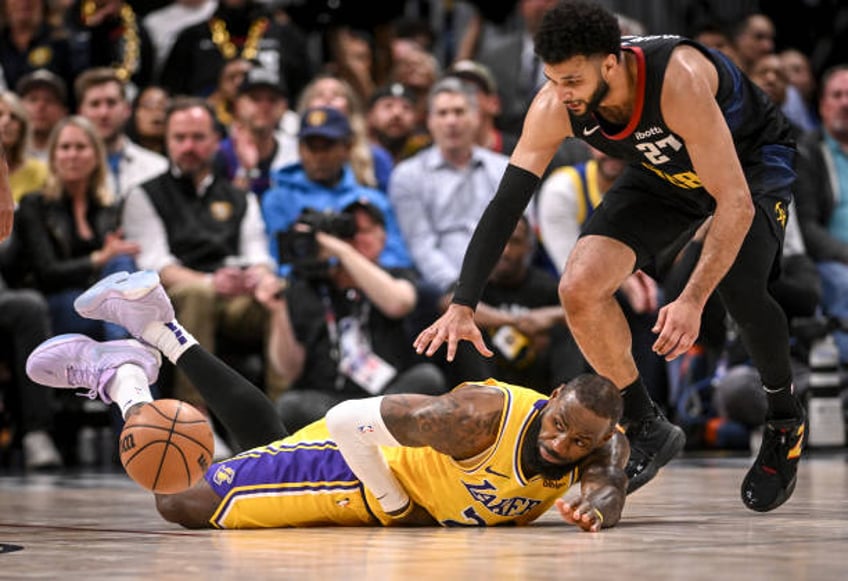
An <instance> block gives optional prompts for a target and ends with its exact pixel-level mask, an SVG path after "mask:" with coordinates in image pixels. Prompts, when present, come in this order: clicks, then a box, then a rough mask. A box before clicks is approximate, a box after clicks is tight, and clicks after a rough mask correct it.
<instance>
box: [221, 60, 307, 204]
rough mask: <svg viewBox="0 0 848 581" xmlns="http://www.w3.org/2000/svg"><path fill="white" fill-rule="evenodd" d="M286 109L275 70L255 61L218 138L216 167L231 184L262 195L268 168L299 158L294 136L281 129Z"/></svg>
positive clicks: (282, 87) (281, 83) (268, 179)
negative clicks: (227, 127) (225, 130)
mask: <svg viewBox="0 0 848 581" xmlns="http://www.w3.org/2000/svg"><path fill="white" fill-rule="evenodd" d="M286 114H290V115H294V116H295V117H297V115H296V114H295V113H293V112H292V111H290V110H289V102H288V95H287V91H286V88H285V82H284V81H283V80H281V79H280V76H279V74H278V73H277V72H276V71H273V70H270V69H268V68H265V67H263V66H260V65H254V66H253V68H251V69H250V70H248V71H247V74H246V75H245V77H244V81H243V82H242V84H241V86H240V87H239V89H238V94H237V95H236V99H235V106H234V119H233V122H232V123H231V124H230V135H229V137H228V138H227V139H225V140H223V141H222V142H221V148H220V150H219V151H218V157H217V159H216V161H215V163H216V167H217V168H218V169H220V170H221V171H222V172H223V173H224V174H225V175H226V176H227V177H228V178H229V179H230V180H232V182H233V185H235V186H236V187H238V188H241V189H244V190H250V191H252V192H253V193H255V194H256V195H257V196H259V197H260V199H261V198H262V196H263V195H264V194H265V192H266V191H267V190H268V188H269V187H270V185H271V172H272V171H274V170H276V169H280V168H281V167H283V166H285V165H288V164H290V163H293V162H296V161H297V160H298V153H297V140H296V139H295V138H294V137H293V136H291V135H288V134H286V133H284V132H283V131H281V130H280V123H281V121H282V119H283V116H284V115H286Z"/></svg>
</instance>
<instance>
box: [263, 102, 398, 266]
mask: <svg viewBox="0 0 848 581" xmlns="http://www.w3.org/2000/svg"><path fill="white" fill-rule="evenodd" d="M352 139H353V132H352V130H351V128H350V123H349V122H348V120H347V117H345V115H344V114H343V113H342V112H341V111H340V110H338V109H335V108H332V107H317V108H315V109H307V110H306V111H305V112H304V114H303V120H302V124H301V129H300V134H299V138H298V151H299V154H300V162H299V163H295V164H292V165H289V166H286V167H284V168H282V169H281V170H279V171H277V172H275V173H274V175H273V176H272V179H273V183H274V185H273V187H272V188H271V189H270V190H269V191H268V192H267V193H266V194H265V197H264V198H263V200H262V215H263V216H264V217H265V222H266V224H267V227H268V235H269V237H270V239H271V240H272V242H275V241H276V240H277V236H278V235H279V233H280V232H284V231H287V230H288V229H289V228H290V227H291V226H292V225H293V224H294V223H295V222H296V221H297V218H298V217H299V216H300V214H301V213H302V212H303V211H304V210H305V209H307V208H311V209H313V210H317V211H319V212H324V211H331V212H340V211H341V210H342V209H344V208H345V207H347V206H348V205H349V204H351V203H352V202H354V201H356V200H359V199H362V198H365V199H367V200H368V201H370V202H371V203H372V204H374V205H375V206H376V207H377V208H379V209H380V211H381V212H383V215H384V216H385V220H386V232H387V240H386V247H385V249H384V250H383V252H382V253H381V255H380V265H381V266H383V267H386V268H388V267H397V268H407V267H410V266H411V264H412V263H411V261H410V258H409V254H408V253H407V249H406V245H405V243H404V240H403V237H402V235H401V233H400V230H399V229H398V224H397V221H396V219H395V217H394V213H393V211H392V208H391V206H390V204H389V200H388V199H387V198H386V195H385V194H384V193H383V192H380V191H379V190H375V189H373V188H368V187H365V186H362V185H360V184H358V183H357V182H356V179H355V178H354V175H353V170H352V169H351V167H350V148H351V142H352ZM271 253H272V255H273V256H274V258H275V259H277V260H278V261H279V258H280V255H279V249H278V247H277V244H276V243H273V244H272V245H271ZM281 272H282V273H287V272H288V269H287V268H286V267H283V268H282V270H281Z"/></svg>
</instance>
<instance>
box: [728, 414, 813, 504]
mask: <svg viewBox="0 0 848 581" xmlns="http://www.w3.org/2000/svg"><path fill="white" fill-rule="evenodd" d="M800 413H801V415H800V417H797V418H790V419H788V420H768V421H766V425H765V429H764V430H763V443H762V444H760V452H759V454H757V459H756V461H754V465H753V466H752V467H751V469H750V470H749V471H748V474H747V475H746V476H745V480H743V481H742V502H744V503H745V506H747V507H748V508H750V509H751V510H756V511H757V512H767V511H769V510H774V509H775V508H777V507H778V506H780V505H781V504H783V503H784V502H786V501H787V500H789V497H790V496H792V492H793V491H794V490H795V481H796V480H797V472H798V460H800V459H801V452H802V451H803V449H804V444H805V443H806V439H807V429H808V428H807V419H806V414H804V410H803V409H801V411H800Z"/></svg>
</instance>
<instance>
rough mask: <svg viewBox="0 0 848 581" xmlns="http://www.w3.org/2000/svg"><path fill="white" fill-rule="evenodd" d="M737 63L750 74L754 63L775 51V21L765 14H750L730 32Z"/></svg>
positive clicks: (743, 70)
mask: <svg viewBox="0 0 848 581" xmlns="http://www.w3.org/2000/svg"><path fill="white" fill-rule="evenodd" d="M730 40H731V42H732V43H733V50H734V51H735V53H736V56H737V59H738V60H737V64H738V65H739V67H740V68H741V69H742V72H744V73H745V74H750V73H751V70H752V69H753V67H754V64H755V63H756V62H757V61H758V60H760V58H762V57H763V56H765V55H767V54H771V53H773V52H774V23H773V22H772V21H771V18H769V17H768V16H766V15H765V14H749V15H748V16H746V17H745V18H743V19H742V20H740V21H739V22H737V23H736V26H735V27H734V28H733V30H732V31H731V33H730Z"/></svg>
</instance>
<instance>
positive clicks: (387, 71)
mask: <svg viewBox="0 0 848 581" xmlns="http://www.w3.org/2000/svg"><path fill="white" fill-rule="evenodd" d="M354 4H357V3H352V2H346V1H341V2H336V3H318V2H316V3H312V2H296V1H293V0H291V1H286V0H264V1H263V0H174V1H170V2H168V1H161V0H153V1H125V0H0V144H2V149H3V150H4V151H5V157H6V163H7V164H8V168H9V182H10V186H11V192H12V197H13V200H14V204H15V207H16V210H15V224H14V230H13V233H12V236H11V237H10V238H9V239H8V240H7V241H6V242H4V243H3V244H2V246H0V275H2V276H0V330H2V333H0V470H4V469H6V468H9V467H11V468H20V467H25V468H27V469H47V468H56V467H60V466H63V465H65V466H71V465H75V464H80V463H83V462H85V461H86V459H88V458H90V454H86V453H85V452H84V451H81V450H80V449H79V446H78V445H77V444H78V442H77V440H78V435H79V431H80V430H79V429H78V428H79V427H80V426H82V425H85V424H86V423H92V422H97V421H100V422H102V421H103V420H102V418H100V419H95V418H94V415H95V414H92V413H89V414H88V416H87V415H86V414H85V413H82V412H81V411H80V410H82V411H83V412H84V411H85V410H86V409H90V408H91V406H88V408H86V406H84V405H82V404H83V403H88V402H80V401H79V399H80V398H73V397H63V396H65V395H67V394H65V393H59V394H56V393H53V392H51V390H47V389H42V388H39V387H38V386H36V385H34V384H32V383H31V382H30V381H29V380H28V379H27V377H26V374H25V373H24V362H25V360H26V356H27V354H28V353H29V352H30V351H31V350H32V348H33V347H34V346H36V345H37V344H39V343H40V342H41V341H43V340H45V339H46V338H48V337H50V336H53V335H58V334H61V333H85V334H88V335H90V336H92V337H94V338H96V339H100V340H109V339H115V338H122V337H126V336H128V335H127V333H126V331H125V330H124V329H122V328H120V327H116V326H114V325H108V324H102V323H100V322H95V321H91V320H87V319H83V318H81V317H79V316H78V315H77V314H76V313H75V311H74V309H73V306H72V305H73V301H74V299H75V298H76V297H77V296H79V294H80V293H82V292H83V291H84V290H85V289H86V288H87V287H88V286H90V285H91V284H93V283H95V282H96V281H97V280H99V279H100V278H102V277H104V276H106V275H108V274H110V273H114V272H119V271H133V270H137V269H149V270H154V271H156V272H158V273H159V276H160V278H161V280H162V283H163V285H164V287H165V289H166V290H167V292H168V294H169V296H170V297H171V299H172V301H173V303H174V306H175V308H176V311H177V315H178V318H179V320H180V321H181V322H182V324H183V325H184V326H185V328H186V329H187V330H188V331H190V332H191V333H192V335H194V336H195V337H196V338H197V339H198V341H199V342H200V343H201V344H202V345H203V346H204V347H206V348H207V349H209V350H211V351H213V352H214V353H216V354H217V355H219V356H220V357H222V358H224V359H225V360H227V361H228V362H230V363H232V364H233V365H234V366H235V367H236V368H237V369H238V370H239V371H240V372H242V373H244V374H246V375H248V376H249V377H250V379H251V380H253V381H254V382H255V383H256V384H257V385H259V386H260V387H261V389H263V390H265V392H266V393H267V394H268V395H269V397H271V398H272V399H273V400H274V401H275V402H277V404H278V409H279V410H280V413H281V415H282V417H283V418H284V421H285V423H286V424H287V425H288V426H289V428H290V429H291V430H292V431H294V430H295V429H298V428H300V427H302V426H304V425H306V424H307V423H309V422H311V421H312V420H314V419H317V418H319V417H321V416H323V415H324V413H325V412H326V411H327V410H328V409H329V408H330V407H332V406H333V405H335V404H336V403H338V402H339V401H341V400H343V399H346V398H355V397H367V396H369V395H375V394H383V393H401V392H412V393H422V394H439V393H444V392H445V391H447V390H448V389H450V388H451V387H452V386H453V385H455V384H456V383H457V382H459V381H462V380H466V379H469V378H479V379H481V380H482V379H485V378H487V377H497V378H499V379H502V380H505V381H509V382H513V383H517V384H522V385H527V386H530V387H533V388H535V389H537V390H539V391H541V392H544V393H550V391H551V390H552V389H553V388H555V387H556V386H557V385H559V384H561V383H562V382H565V381H567V380H569V379H571V378H573V377H574V376H576V375H577V374H579V373H581V372H584V371H586V370H588V369H589V366H588V364H587V363H586V362H585V360H584V359H583V357H582V355H581V354H580V352H579V349H578V348H577V346H576V344H575V342H574V340H573V338H572V337H571V336H570V334H569V331H568V327H567V325H566V322H565V319H564V316H563V314H562V310H561V308H560V305H559V300H558V293H557V285H558V278H559V275H560V274H561V273H562V270H563V267H564V265H565V262H566V260H567V258H568V254H569V252H570V249H571V247H572V246H573V245H574V243H575V241H576V239H577V236H578V235H579V232H580V229H581V225H582V224H583V223H584V221H585V220H586V218H587V217H588V216H589V215H590V214H591V213H592V211H593V209H594V208H595V207H596V206H597V205H598V204H599V203H601V201H602V198H603V194H604V192H605V191H606V189H607V188H608V187H609V186H610V185H611V184H612V183H613V181H614V180H615V179H616V177H617V176H618V174H619V173H620V172H621V171H622V170H623V167H624V165H623V162H621V161H619V160H616V159H612V158H609V157H608V156H606V155H604V154H602V153H600V152H598V151H595V150H592V149H591V148H589V147H588V146H587V145H585V144H584V143H583V142H582V141H579V140H576V139H568V140H566V141H565V142H564V143H563V144H562V145H561V147H560V149H559V151H558V153H557V155H556V156H555V158H554V160H553V162H552V163H551V164H550V166H549V168H548V172H547V174H546V175H545V176H544V178H545V179H544V181H543V182H542V184H541V186H540V189H539V192H537V195H536V200H535V201H534V203H533V204H532V205H531V209H530V210H529V211H528V213H527V215H526V216H525V218H524V219H523V220H522V221H521V222H520V223H519V225H518V227H517V228H516V230H515V232H514V233H513V235H512V238H511V239H510V241H509V243H508V244H507V247H506V249H505V250H504V253H503V255H502V257H501V259H500V261H499V262H498V265H497V267H496V268H495V271H494V272H493V274H492V277H491V279H490V283H489V287H488V288H487V290H486V292H485V294H484V295H483V297H482V302H481V304H480V306H479V307H478V309H477V312H476V322H477V324H478V325H479V326H480V328H481V329H483V330H484V335H485V338H486V341H487V343H488V345H489V346H490V348H491V349H492V350H493V352H494V353H495V355H494V356H493V357H492V358H484V357H482V356H480V355H479V354H477V353H476V352H475V351H474V349H473V348H471V346H470V345H461V346H460V350H459V353H458V356H457V357H456V359H455V360H454V361H453V362H451V363H448V362H446V361H445V357H444V352H440V353H439V354H438V355H437V356H436V357H434V358H432V359H426V358H423V357H421V356H419V355H417V354H416V353H415V351H414V350H413V348H412V339H413V338H414V337H415V335H416V334H417V332H418V331H420V330H421V329H422V328H423V327H424V326H425V325H427V324H429V323H430V322H431V321H432V320H434V319H435V318H436V317H437V316H438V314H439V313H440V312H441V311H442V310H443V309H444V308H445V307H446V305H447V303H448V302H449V301H450V297H451V293H452V290H453V285H454V283H455V282H456V279H457V277H458V273H459V270H460V267H461V264H462V259H463V256H464V253H465V249H466V247H467V245H468V242H469V239H470V237H471V234H472V233H473V231H474V228H475V226H476V224H477V222H478V220H479V218H480V216H481V214H482V213H483V211H484V209H485V208H486V206H487V204H488V203H489V201H490V200H491V198H492V196H493V195H494V193H495V191H496V189H497V187H498V183H499V181H500V179H501V176H502V174H503V172H504V169H505V168H506V166H507V164H508V160H509V157H508V156H509V154H510V153H511V151H512V149H513V147H514V146H515V143H516V141H517V139H518V136H519V134H520V132H521V126H522V120H523V116H524V113H525V111H526V109H527V106H528V104H529V103H530V101H531V99H532V98H533V95H534V94H535V92H536V91H537V90H538V88H539V87H540V86H541V85H542V84H543V83H545V77H544V74H543V71H542V68H541V66H540V63H539V60H538V58H537V57H536V56H535V54H534V52H533V43H532V36H533V33H534V31H535V30H536V28H537V27H538V26H539V23H540V21H541V18H542V15H543V14H544V13H545V11H546V10H547V9H549V8H550V7H551V6H553V5H554V4H555V0H513V1H512V2H494V3H492V2H472V1H459V2H446V3H442V2H434V1H426V0H418V1H412V0H408V1H405V2H401V1H396V2H388V1H387V2H374V3H373V6H370V7H369V8H368V11H369V13H370V14H375V15H376V16H366V15H365V14H364V11H363V10H362V9H361V8H360V9H358V10H357V9H356V7H355V6H352V5H354ZM369 4H372V3H370V2H369ZM618 4H622V5H625V4H626V5H627V7H630V8H632V7H633V5H634V4H635V3H626V2H620V3H618ZM680 4H681V6H683V5H686V6H689V5H695V4H697V5H698V7H699V9H698V10H695V9H694V8H693V9H692V10H690V11H681V12H680V14H685V15H686V16H685V19H684V20H683V21H681V24H683V25H685V27H686V29H685V30H663V29H655V28H653V26H652V25H653V24H654V23H653V22H652V21H651V19H650V16H651V11H650V10H647V9H646V10H645V12H644V13H638V12H633V13H624V12H621V13H620V19H621V20H620V24H621V28H622V31H623V34H636V35H641V34H654V33H655V34H663V33H681V34H685V35H687V36H690V37H691V38H693V39H695V40H697V41H699V42H701V43H703V44H704V45H706V46H708V47H710V48H711V49H712V50H717V51H720V52H722V53H724V54H725V55H727V57H729V58H730V59H732V60H733V61H734V62H736V63H737V64H738V65H739V67H740V68H741V69H742V70H743V71H744V72H745V73H746V74H747V75H748V76H750V77H751V79H752V80H754V82H755V83H756V84H757V85H758V86H760V87H761V88H762V89H763V93H764V96H763V98H764V99H771V100H772V101H773V102H774V103H775V104H776V105H778V106H779V107H780V109H781V110H782V111H783V113H784V114H785V115H786V117H787V118H788V119H789V120H790V121H791V122H792V124H793V126H794V130H795V133H796V137H797V140H798V143H799V153H798V156H797V162H796V171H797V172H798V174H799V176H800V179H799V180H798V183H797V186H796V191H795V194H796V203H795V204H793V207H792V208H791V209H790V213H789V217H788V222H787V228H786V229H787V232H786V244H785V245H784V248H783V253H784V255H783V269H782V271H781V274H780V276H779V277H778V278H776V280H775V282H774V285H773V288H772V291H773V293H774V294H775V296H776V297H777V298H778V300H779V302H780V304H781V306H782V307H783V308H784V310H785V312H786V314H787V316H788V317H789V319H790V321H795V320H799V321H800V320H806V319H809V318H813V317H825V318H829V319H828V320H830V321H836V323H834V324H833V325H832V327H833V328H834V329H835V330H834V331H833V334H834V338H835V341H836V344H837V345H838V347H839V352H840V357H841V362H842V363H843V364H845V365H848V331H846V330H848V60H846V59H845V55H846V54H848V52H841V53H840V52H839V51H840V50H841V48H840V47H845V36H846V31H845V30H842V29H836V28H834V29H833V30H830V31H822V30H813V29H810V30H808V32H809V34H808V36H807V37H804V36H802V35H800V34H798V33H797V31H793V33H792V34H791V35H790V34H785V35H781V32H782V30H781V29H780V28H779V27H780V26H783V25H785V22H786V21H785V19H784V18H783V13H782V12H780V11H777V12H773V13H769V12H767V11H766V7H765V6H759V4H762V5H766V4H769V3H766V2H760V3H756V2H748V3H744V2H743V3H738V4H739V6H742V5H743V4H744V5H745V9H746V12H745V13H736V12H734V10H740V8H739V6H736V5H735V4H734V6H736V7H735V9H729V8H728V6H729V4H732V3H722V2H697V3H695V2H688V3H687V2H683V3H680ZM710 4H715V7H714V8H715V11H714V12H710V11H705V10H704V6H706V5H710ZM790 4H792V3H790ZM820 4H828V3H820ZM833 4H834V6H833V8H832V12H833V13H832V14H830V15H829V17H830V22H832V23H839V22H846V21H848V9H846V8H842V7H840V6H837V4H838V3H833ZM319 5H320V6H319ZM613 5H614V6H616V5H617V3H615V2H613ZM799 9H801V10H803V9H804V8H799ZM821 9H823V8H821ZM840 14H841V16H842V18H841V19H840V18H838V17H837V16H839V15H840ZM725 22H727V23H728V24H725ZM816 22H817V23H818V24H817V26H821V22H822V20H821V19H819V20H816ZM776 23H777V25H776ZM834 26H836V25H834ZM816 35H818V36H816ZM814 38H819V39H822V38H824V39H827V40H829V43H825V42H813V39H814ZM840 55H841V56H840ZM706 227H708V225H707V226H706ZM701 234H703V233H701ZM699 240H700V238H699V235H696V236H695V238H693V240H692V242H691V243H690V244H689V246H687V248H686V249H684V251H682V252H681V253H680V255H679V256H677V257H673V260H672V261H671V263H670V265H669V268H668V269H667V272H665V273H664V276H663V277H662V278H658V279H655V278H652V277H651V276H649V275H648V274H646V273H644V272H642V271H638V272H635V273H634V274H633V275H632V276H631V277H630V279H628V281H627V282H626V283H625V285H623V286H622V288H621V289H620V291H619V293H618V298H619V300H620V302H621V304H622V306H623V308H624V310H625V313H626V315H627V317H628V321H629V323H630V326H631V328H632V330H633V337H634V345H633V348H634V352H635V354H636V360H637V364H638V366H639V368H640V372H641V374H642V376H643V377H645V378H646V380H647V382H648V383H649V389H650V391H651V395H652V396H653V399H654V400H655V401H657V402H660V403H661V404H662V405H664V407H665V408H666V411H667V412H668V413H669V415H670V417H671V418H673V419H674V420H675V421H677V422H679V423H681V424H685V426H686V427H687V431H688V433H689V436H690V438H689V439H690V446H692V447H695V446H705V447H737V448H741V447H747V445H748V438H747V432H748V431H749V430H752V429H755V428H756V427H757V426H758V425H759V424H761V423H762V421H763V414H764V408H763V409H762V410H761V405H760V404H761V402H759V400H758V399H757V397H758V395H759V393H760V390H759V384H758V378H757V377H756V376H755V377H753V378H749V377H748V376H744V377H745V379H744V380H740V377H743V375H742V374H740V373H739V372H738V371H737V372H736V373H733V370H734V369H735V368H736V369H746V370H750V369H751V367H750V365H749V364H748V363H747V361H746V359H747V356H746V354H745V353H744V352H740V349H741V348H740V346H739V343H738V341H736V340H735V338H734V337H735V333H734V327H733V321H732V320H728V317H727V315H726V313H725V312H724V311H723V310H722V309H721V307H720V306H719V305H718V304H716V305H713V304H712V302H713V301H711V303H710V305H711V306H708V308H707V309H706V310H705V313H704V317H703V320H702V323H701V328H702V330H701V337H700V339H699V341H698V342H697V344H696V346H695V347H694V348H693V349H692V350H691V352H690V353H687V354H686V355H685V356H684V357H682V358H680V360H678V361H676V362H674V363H672V364H667V363H666V362H665V361H664V360H662V359H661V358H660V357H659V356H657V355H655V354H654V353H653V352H652V351H651V344H652V343H653V341H654V338H653V334H652V332H651V327H652V326H653V323H654V321H655V318H656V313H657V310H658V309H659V308H660V307H661V306H662V305H663V304H664V302H665V301H668V300H670V298H673V297H674V296H675V292H679V289H680V288H681V287H682V281H683V282H685V280H686V277H687V275H688V273H689V271H690V269H691V268H692V265H693V264H694V262H695V260H696V258H697V255H698V252H699V250H700V248H699ZM839 321H844V326H843V327H842V328H840V325H839ZM810 348H811V345H810V341H809V340H806V341H805V340H801V339H800V338H799V340H798V342H797V344H794V345H793V354H794V355H795V359H796V363H797V365H798V379H797V382H798V385H796V387H803V383H804V372H805V365H806V361H807V356H808V352H809V349H810ZM165 371H166V372H165V373H163V375H162V377H161V378H160V380H159V383H158V384H157V385H156V386H155V390H156V392H157V394H158V395H159V396H161V397H176V398H180V399H184V400H186V401H189V402H191V403H193V404H194V405H196V406H198V407H201V408H202V399H201V398H200V397H199V395H198V394H197V392H196V390H195V389H194V388H193V387H192V386H191V385H190V384H189V382H188V381H187V380H186V378H184V377H182V376H181V375H180V374H179V373H178V372H176V371H175V370H174V369H172V368H170V369H169V368H168V367H167V366H166V368H165ZM731 379H732V380H733V381H731ZM731 390H732V391H733V393H730V392H731ZM737 392H738V393H741V394H742V397H733V396H734V395H736V394H737ZM728 401H732V402H733V405H729V404H728V403H727V402H728ZM98 413H101V414H105V412H102V411H101V412H98ZM106 415H107V416H108V414H106ZM69 418H70V419H69ZM211 419H212V420H213V422H215V418H214V417H212V418H211ZM119 422H120V420H119V418H118V419H116V418H115V417H111V418H107V420H106V423H107V425H111V430H112V431H110V432H109V434H110V435H109V436H107V439H108V438H110V437H113V433H114V430H117V429H119V427H120V426H119ZM215 426H216V447H217V450H216V456H219V457H223V456H226V455H228V453H229V448H228V446H230V445H232V444H233V443H232V442H231V441H229V440H230V438H229V437H228V434H226V433H225V432H223V430H222V428H221V427H220V425H219V424H218V423H217V422H215ZM107 448H108V446H107ZM105 461H106V462H111V461H112V458H108V459H105Z"/></svg>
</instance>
